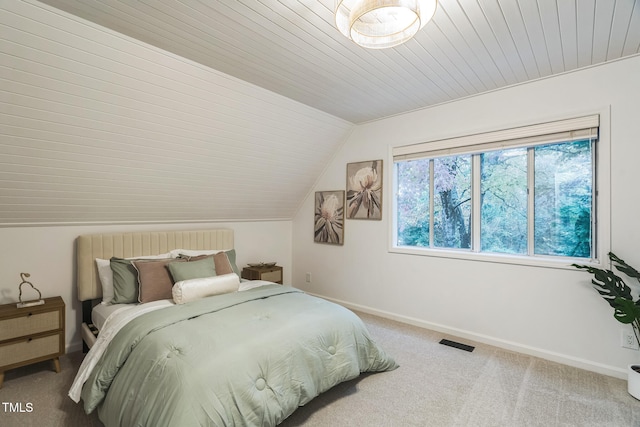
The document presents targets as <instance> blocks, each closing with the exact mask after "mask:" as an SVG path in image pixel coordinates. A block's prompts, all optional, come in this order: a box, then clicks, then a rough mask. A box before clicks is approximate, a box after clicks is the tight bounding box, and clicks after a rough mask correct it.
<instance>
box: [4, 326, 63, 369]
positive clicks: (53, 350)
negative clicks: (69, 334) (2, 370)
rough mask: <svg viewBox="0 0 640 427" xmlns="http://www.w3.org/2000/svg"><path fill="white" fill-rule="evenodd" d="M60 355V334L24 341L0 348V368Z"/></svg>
mask: <svg viewBox="0 0 640 427" xmlns="http://www.w3.org/2000/svg"><path fill="white" fill-rule="evenodd" d="M60 353H61V351H60V334H54V335H49V336H45V337H40V338H33V339H25V340H22V341H17V342H13V343H11V344H7V345H2V346H0V366H9V365H13V364H15V363H21V362H24V361H28V360H32V359H37V358H40V357H45V356H49V355H57V354H60Z"/></svg>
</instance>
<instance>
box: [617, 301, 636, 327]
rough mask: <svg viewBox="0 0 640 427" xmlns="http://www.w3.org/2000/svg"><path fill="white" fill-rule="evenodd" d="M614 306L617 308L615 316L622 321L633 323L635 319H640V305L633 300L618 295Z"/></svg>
mask: <svg viewBox="0 0 640 427" xmlns="http://www.w3.org/2000/svg"><path fill="white" fill-rule="evenodd" d="M612 306H613V308H614V309H615V312H614V313H613V317H615V318H616V320H618V321H619V322H620V323H633V321H634V320H636V319H640V306H638V305H637V304H636V303H634V302H633V301H632V300H629V299H625V298H620V297H618V298H616V299H615V300H614V301H613V305H612Z"/></svg>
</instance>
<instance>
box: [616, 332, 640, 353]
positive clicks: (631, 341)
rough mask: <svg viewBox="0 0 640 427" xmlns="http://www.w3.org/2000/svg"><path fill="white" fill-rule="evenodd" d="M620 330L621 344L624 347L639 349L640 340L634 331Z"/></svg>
mask: <svg viewBox="0 0 640 427" xmlns="http://www.w3.org/2000/svg"><path fill="white" fill-rule="evenodd" d="M620 332H621V334H620V339H621V341H620V345H621V346H622V347H624V348H630V349H631V350H638V341H637V340H636V336H635V334H634V333H633V331H630V330H629V329H622V330H621V331H620Z"/></svg>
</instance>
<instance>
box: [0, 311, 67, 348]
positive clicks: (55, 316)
mask: <svg viewBox="0 0 640 427" xmlns="http://www.w3.org/2000/svg"><path fill="white" fill-rule="evenodd" d="M21 310H25V311H24V315H23V316H20V317H13V318H10V319H3V320H2V321H0V341H4V340H8V339H11V338H16V337H22V336H25V335H33V334H37V333H40V332H46V331H55V330H56V329H60V314H59V313H58V312H57V311H50V312H48V313H36V314H30V312H29V311H28V309H21Z"/></svg>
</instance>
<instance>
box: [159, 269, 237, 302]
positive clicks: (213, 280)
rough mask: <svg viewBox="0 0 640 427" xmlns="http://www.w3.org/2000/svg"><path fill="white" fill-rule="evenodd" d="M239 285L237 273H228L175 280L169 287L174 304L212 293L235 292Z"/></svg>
mask: <svg viewBox="0 0 640 427" xmlns="http://www.w3.org/2000/svg"><path fill="white" fill-rule="evenodd" d="M239 286H240V278H239V277H238V275H237V274H235V273H229V274H221V275H219V276H213V277H203V278H199V279H189V280H182V281H180V282H176V284H175V285H173V288H172V289H171V293H172V294H173V301H174V302H175V303H176V304H184V303H187V302H190V301H195V300H198V299H200V298H204V297H209V296H212V295H220V294H227V293H230V292H235V291H237V290H238V287H239Z"/></svg>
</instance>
